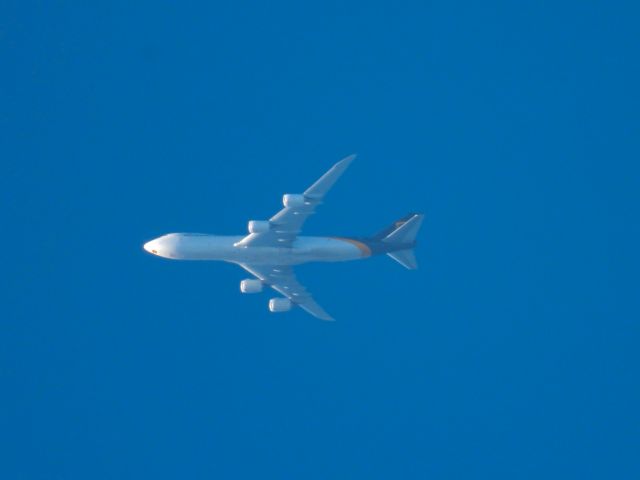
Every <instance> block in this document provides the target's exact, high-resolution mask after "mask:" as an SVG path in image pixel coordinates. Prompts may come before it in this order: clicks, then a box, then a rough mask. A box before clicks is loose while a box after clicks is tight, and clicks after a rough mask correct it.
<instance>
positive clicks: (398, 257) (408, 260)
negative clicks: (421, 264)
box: [387, 248, 418, 270]
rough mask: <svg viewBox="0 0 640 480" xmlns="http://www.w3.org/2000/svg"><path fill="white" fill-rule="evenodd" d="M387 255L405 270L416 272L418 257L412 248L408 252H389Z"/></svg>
mask: <svg viewBox="0 0 640 480" xmlns="http://www.w3.org/2000/svg"><path fill="white" fill-rule="evenodd" d="M387 255H389V256H390V257H391V258H393V259H394V260H395V261H396V262H398V263H399V264H400V265H402V266H403V267H404V268H408V269H409V270H415V269H416V268H418V262H417V261H416V255H415V253H413V249H412V248H409V249H407V250H398V251H397V252H389V253H387Z"/></svg>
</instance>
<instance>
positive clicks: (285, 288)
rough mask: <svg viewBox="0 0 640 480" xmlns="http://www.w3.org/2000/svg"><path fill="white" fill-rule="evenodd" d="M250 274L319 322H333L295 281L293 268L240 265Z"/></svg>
mask: <svg viewBox="0 0 640 480" xmlns="http://www.w3.org/2000/svg"><path fill="white" fill-rule="evenodd" d="M240 266H241V267H242V268H244V269H245V270H246V271H247V272H249V273H250V274H252V275H254V276H256V277H258V278H259V279H260V280H262V281H263V282H264V283H265V284H266V285H269V286H270V287H271V288H273V289H274V290H275V291H276V292H278V293H281V294H282V295H284V296H285V297H287V298H288V299H289V300H291V303H294V304H296V305H298V306H299V307H300V308H303V309H304V310H306V311H307V312H309V313H310V314H311V315H313V316H314V317H316V318H319V319H321V320H333V318H331V316H330V315H329V314H328V313H327V312H325V311H324V309H323V308H322V307H321V306H320V305H318V304H317V303H316V301H315V300H314V299H313V297H312V296H311V294H310V293H309V292H308V291H307V289H306V288H304V286H303V285H302V284H301V283H300V282H298V280H297V279H296V276H295V273H294V272H293V268H291V267H290V266H287V265H285V266H283V265H245V264H242V263H241V264H240Z"/></svg>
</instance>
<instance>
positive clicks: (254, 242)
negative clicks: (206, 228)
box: [236, 155, 356, 247]
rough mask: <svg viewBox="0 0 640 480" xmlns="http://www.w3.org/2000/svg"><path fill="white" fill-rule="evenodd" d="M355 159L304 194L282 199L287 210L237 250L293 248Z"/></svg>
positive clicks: (345, 161) (346, 160)
mask: <svg viewBox="0 0 640 480" xmlns="http://www.w3.org/2000/svg"><path fill="white" fill-rule="evenodd" d="M355 157H356V156H355V155H349V156H348V157H346V158H343V159H342V160H340V161H339V162H338V163H336V164H335V165H334V166H333V167H332V168H331V169H330V170H329V171H328V172H327V173H325V174H324V175H323V176H322V177H320V178H319V179H318V180H317V181H316V182H315V183H314V184H313V185H311V186H310V187H309V188H307V189H306V190H305V191H304V193H302V194H286V195H284V197H283V198H282V203H283V204H284V208H283V209H282V210H280V211H279V212H278V213H276V214H275V215H274V216H273V217H271V218H270V219H269V221H268V222H257V224H259V225H260V229H259V230H260V231H257V229H256V231H252V232H251V233H250V234H249V235H247V236H246V237H244V238H243V239H242V240H240V241H239V242H238V243H237V244H236V246H237V247H249V246H257V247H258V246H262V247H264V246H272V247H275V246H281V247H291V245H292V244H293V241H294V240H295V238H296V237H297V236H298V234H299V233H300V230H301V229H302V225H303V224H304V222H305V220H307V218H309V217H310V216H311V215H313V214H314V213H315V210H316V207H317V206H318V205H320V204H321V203H322V200H323V199H324V196H325V195H326V193H327V192H328V191H329V190H330V189H331V187H332V186H333V185H334V184H335V183H336V181H337V180H338V178H340V176H341V175H342V174H343V173H344V171H345V170H346V169H347V167H348V166H349V165H350V164H351V162H352V161H353V159H354V158H355Z"/></svg>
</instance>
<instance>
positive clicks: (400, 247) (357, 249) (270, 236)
mask: <svg viewBox="0 0 640 480" xmlns="http://www.w3.org/2000/svg"><path fill="white" fill-rule="evenodd" d="M354 158H355V155H350V156H348V157H346V158H344V159H343V160H341V161H339V162H338V163H336V164H335V165H334V166H333V167H332V168H331V169H330V170H329V171H328V172H327V173H325V174H324V175H323V176H322V177H320V179H319V180H318V181H316V182H315V183H314V184H313V185H311V186H310V187H309V188H308V189H307V190H305V191H304V193H301V194H286V195H284V196H283V198H282V203H283V204H284V208H283V209H282V210H280V211H279V212H278V213H277V214H275V215H274V216H273V217H271V218H270V219H269V220H251V221H250V222H249V225H248V230H249V234H248V235H246V236H243V235H239V236H219V235H207V234H201V233H170V234H168V235H163V236H161V237H158V238H156V239H154V240H151V241H150V242H147V243H145V244H144V249H145V250H146V251H147V252H149V253H152V254H154V255H157V256H159V257H164V258H170V259H175V260H218V261H225V262H231V263H236V264H238V265H240V266H241V267H242V268H244V269H245V270H246V271H247V272H249V273H250V274H252V275H253V276H254V277H256V278H251V279H246V280H242V282H240V291H241V292H242V293H257V292H260V291H262V288H263V286H264V285H267V286H269V287H271V288H273V289H274V290H275V291H276V292H278V293H280V294H281V295H282V297H277V298H272V299H271V300H269V310H270V311H272V312H285V311H288V310H290V309H291V307H292V306H294V305H298V306H299V307H301V308H303V309H304V310H306V311H307V312H309V313H310V314H311V315H313V316H315V317H317V318H320V319H322V320H333V319H332V318H331V316H330V315H329V314H328V313H327V312H325V310H324V309H323V308H322V307H321V306H320V305H318V304H317V303H316V301H315V300H314V299H313V297H312V296H311V294H310V293H309V292H308V291H307V290H306V289H305V288H304V286H303V285H302V284H300V283H299V282H298V280H297V279H296V277H295V274H294V271H293V267H294V265H299V264H301V263H308V262H341V261H346V260H357V259H361V258H366V257H370V256H371V255H378V254H387V255H388V256H390V257H391V258H393V259H394V260H395V261H397V262H398V263H400V264H401V265H403V266H404V267H406V268H408V269H415V268H417V264H416V260H415V256H414V253H413V248H414V246H415V243H416V242H415V239H416V235H417V233H418V229H419V228H420V224H421V223H422V219H423V215H420V214H417V213H411V214H409V215H407V216H405V217H403V218H401V219H400V220H397V221H396V222H394V223H393V224H392V225H391V226H389V227H387V228H385V229H384V230H382V231H381V232H380V233H378V234H377V235H374V236H373V237H362V238H347V237H303V236H299V235H298V234H299V233H300V230H301V228H302V225H303V224H304V222H305V220H306V219H307V218H309V216H310V215H312V214H313V213H314V212H315V209H316V207H317V206H318V205H320V204H321V203H322V201H323V199H324V197H325V195H326V194H327V192H328V191H329V190H330V189H331V187H332V186H333V184H334V183H335V182H336V181H337V180H338V178H339V177H340V176H341V175H342V174H343V173H344V171H345V170H346V169H347V167H348V166H349V165H350V164H351V162H352V161H353V159H354Z"/></svg>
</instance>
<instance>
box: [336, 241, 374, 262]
mask: <svg viewBox="0 0 640 480" xmlns="http://www.w3.org/2000/svg"><path fill="white" fill-rule="evenodd" d="M331 238H333V239H335V240H342V241H343V242H347V243H350V244H351V245H354V246H355V247H357V248H358V250H360V251H361V252H362V256H363V257H370V256H371V249H370V248H369V247H368V246H367V245H366V244H364V243H362V242H360V241H358V240H354V239H353V238H345V237H331Z"/></svg>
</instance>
